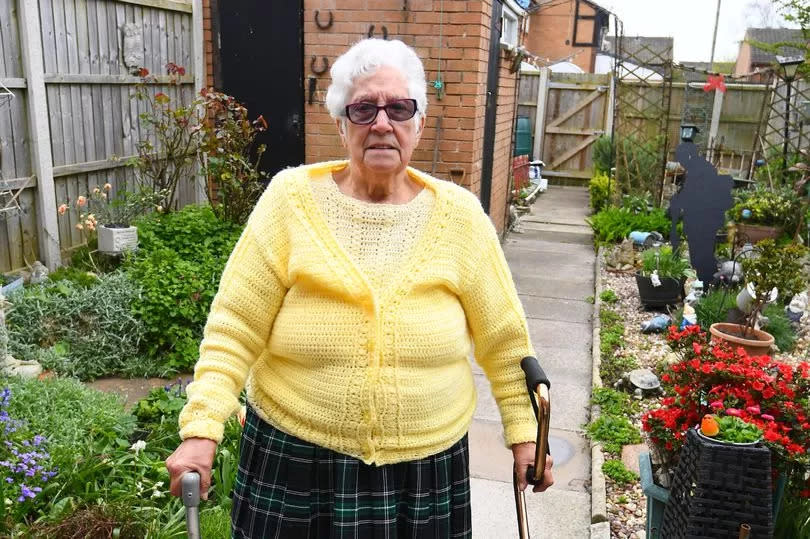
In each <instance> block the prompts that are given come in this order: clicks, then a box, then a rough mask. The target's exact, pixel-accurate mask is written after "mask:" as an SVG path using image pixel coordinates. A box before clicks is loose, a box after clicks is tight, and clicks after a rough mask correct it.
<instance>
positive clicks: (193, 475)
mask: <svg viewBox="0 0 810 539" xmlns="http://www.w3.org/2000/svg"><path fill="white" fill-rule="evenodd" d="M180 491H181V493H182V498H183V505H185V506H186V529H187V530H188V539H200V474H198V473H197V472H186V473H185V474H183V477H182V478H181V479H180Z"/></svg>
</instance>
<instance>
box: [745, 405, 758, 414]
mask: <svg viewBox="0 0 810 539" xmlns="http://www.w3.org/2000/svg"><path fill="white" fill-rule="evenodd" d="M746 411H748V413H749V414H751V415H759V413H760V409H759V405H758V404H756V405H754V406H749V407H748V408H746Z"/></svg>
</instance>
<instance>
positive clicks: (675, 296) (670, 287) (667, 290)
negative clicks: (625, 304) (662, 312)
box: [636, 273, 686, 308]
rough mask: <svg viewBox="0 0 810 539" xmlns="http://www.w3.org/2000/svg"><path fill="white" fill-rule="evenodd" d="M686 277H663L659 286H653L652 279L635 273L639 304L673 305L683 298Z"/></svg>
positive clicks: (646, 305) (651, 305)
mask: <svg viewBox="0 0 810 539" xmlns="http://www.w3.org/2000/svg"><path fill="white" fill-rule="evenodd" d="M684 282H686V279H673V278H672V277H664V278H662V279H661V286H653V284H652V279H650V278H649V277H644V276H643V275H641V274H640V273H636V285H638V295H639V298H640V299H641V304H642V305H644V306H645V307H648V308H650V307H666V306H667V305H675V304H676V303H678V302H679V301H681V300H682V299H683V298H684V293H683V285H684Z"/></svg>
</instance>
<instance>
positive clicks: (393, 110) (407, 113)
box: [385, 99, 416, 122]
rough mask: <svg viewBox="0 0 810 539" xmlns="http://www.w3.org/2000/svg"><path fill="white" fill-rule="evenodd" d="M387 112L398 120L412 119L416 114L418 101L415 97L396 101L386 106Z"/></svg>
mask: <svg viewBox="0 0 810 539" xmlns="http://www.w3.org/2000/svg"><path fill="white" fill-rule="evenodd" d="M385 113H386V114H388V117H389V118H391V119H392V120H394V121H396V122H404V121H405V120H410V119H411V118H413V115H414V114H416V101H414V100H413V99H403V100H401V101H394V102H393V103H389V104H387V105H386V106H385Z"/></svg>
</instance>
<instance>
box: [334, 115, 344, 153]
mask: <svg viewBox="0 0 810 539" xmlns="http://www.w3.org/2000/svg"><path fill="white" fill-rule="evenodd" d="M344 124H345V122H344V121H343V119H342V118H336V119H335V125H336V126H337V130H338V135H340V142H341V144H343V147H344V148H346V131H345V130H344V129H343V126H344Z"/></svg>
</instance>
